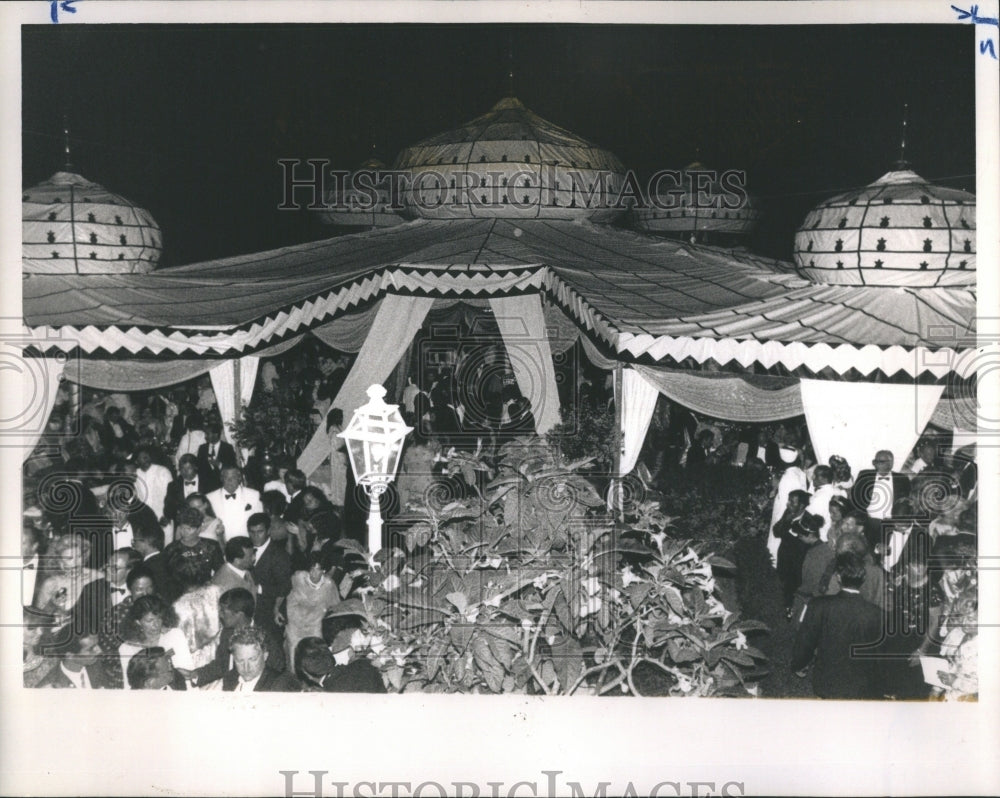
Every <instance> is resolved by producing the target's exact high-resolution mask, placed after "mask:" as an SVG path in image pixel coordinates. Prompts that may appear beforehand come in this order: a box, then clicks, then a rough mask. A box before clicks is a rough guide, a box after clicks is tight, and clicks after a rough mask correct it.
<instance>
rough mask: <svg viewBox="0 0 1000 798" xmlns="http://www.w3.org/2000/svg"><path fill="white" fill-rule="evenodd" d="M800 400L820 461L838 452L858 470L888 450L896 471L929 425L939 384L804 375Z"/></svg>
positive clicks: (936, 399)
mask: <svg viewBox="0 0 1000 798" xmlns="http://www.w3.org/2000/svg"><path fill="white" fill-rule="evenodd" d="M801 389H802V405H803V407H804V409H805V415H806V423H807V424H808V425H809V437H810V439H811V440H812V445H813V449H814V451H815V452H816V460H817V462H819V463H828V462H829V461H830V456H831V455H834V454H839V455H840V456H841V457H844V458H846V459H847V462H848V463H850V465H851V470H852V471H853V472H854V474H855V475H856V474H857V473H858V472H859V471H861V470H863V469H866V468H872V459H873V458H874V456H875V452H877V451H879V450H881V449H887V450H889V451H890V452H892V454H893V457H894V458H895V461H896V464H895V469H896V470H897V471H898V470H900V469H901V468H902V467H903V463H904V462H905V461H906V458H907V456H909V454H910V451H911V450H912V449H913V447H914V445H915V444H916V442H917V439H918V438H919V437H920V434H921V433H922V432H923V431H924V428H925V427H926V426H927V422H928V420H929V419H930V417H931V415H932V414H933V412H934V408H935V407H936V406H937V403H938V400H939V399H940V398H941V393H942V391H944V386H943V385H892V384H885V383H874V382H833V381H830V380H802V381H801Z"/></svg>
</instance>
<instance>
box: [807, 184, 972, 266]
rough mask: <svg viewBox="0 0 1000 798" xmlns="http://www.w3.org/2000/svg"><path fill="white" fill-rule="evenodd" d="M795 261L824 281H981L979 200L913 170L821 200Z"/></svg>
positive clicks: (812, 213)
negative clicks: (978, 267)
mask: <svg viewBox="0 0 1000 798" xmlns="http://www.w3.org/2000/svg"><path fill="white" fill-rule="evenodd" d="M794 257H795V263H796V266H797V267H798V269H799V271H800V272H802V273H803V275H804V276H806V277H808V278H809V279H810V280H813V281H815V282H818V283H836V284H841V285H907V286H961V285H975V282H976V197H975V195H974V194H970V193H968V192H966V191H960V190H958V189H953V188H943V187H941V186H936V185H933V184H932V183H928V182H927V181H926V180H924V178H922V177H920V175H918V174H916V173H915V172H913V171H911V170H909V169H899V170H897V171H892V172H888V173H887V174H884V175H882V177H880V178H879V179H878V180H876V181H875V182H874V183H871V184H870V185H868V186H865V187H864V188H862V189H860V190H855V191H849V192H846V193H844V194H840V195H838V196H836V197H834V198H833V199H830V200H827V201H826V202H823V203H821V204H820V205H818V206H817V207H816V208H814V209H813V210H812V211H810V212H809V214H808V215H807V216H806V219H805V222H804V223H803V224H802V226H801V227H800V228H799V230H798V232H797V233H796V234H795V252H794Z"/></svg>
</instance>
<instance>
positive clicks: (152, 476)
mask: <svg viewBox="0 0 1000 798" xmlns="http://www.w3.org/2000/svg"><path fill="white" fill-rule="evenodd" d="M135 477H136V479H137V480H139V481H141V483H142V485H143V486H144V487H145V489H146V494H145V496H146V504H148V505H149V507H150V508H151V509H152V510H153V512H154V513H156V520H157V521H159V520H160V519H161V518H163V502H164V501H165V500H166V498H167V488H168V487H170V483H171V482H172V481H173V478H174V477H173V475H172V474H171V473H170V469H168V468H164V467H163V466H161V465H157V464H156V463H153V464H152V465H151V466H150V467H149V468H147V469H146V470H145V471H143V470H142V469H141V468H140V469H138V470H137V471H136V472H135Z"/></svg>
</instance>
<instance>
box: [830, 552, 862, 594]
mask: <svg viewBox="0 0 1000 798" xmlns="http://www.w3.org/2000/svg"><path fill="white" fill-rule="evenodd" d="M835 562H836V565H835V567H836V569H837V575H838V576H839V577H840V584H841V586H842V587H848V588H851V589H854V590H857V589H858V588H859V587H861V584H862V583H863V582H864V581H865V558H864V557H863V556H859V555H858V553H857V552H856V551H854V550H853V549H851V548H848V549H846V550H844V551H839V552H837V559H836V561H835Z"/></svg>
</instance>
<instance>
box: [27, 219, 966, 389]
mask: <svg viewBox="0 0 1000 798" xmlns="http://www.w3.org/2000/svg"><path fill="white" fill-rule="evenodd" d="M781 268H782V265H781V264H775V263H773V262H770V261H767V260H765V259H760V258H756V257H753V256H750V255H746V254H737V253H732V252H727V251H724V250H719V249H713V248H709V247H699V246H695V245H690V244H683V243H679V242H675V241H669V240H658V239H651V238H649V237H647V236H643V235H639V234H635V233H631V232H628V231H624V230H619V229H615V228H608V227H604V226H599V225H596V224H593V223H590V222H584V221H576V222H566V221H555V220H553V221H538V220H506V219H482V220H454V221H430V220H417V221H413V222H409V223H407V224H404V225H400V226H398V227H394V228H390V229H385V230H377V231H372V232H368V233H360V234H356V235H352V236H341V237H338V238H333V239H329V240H325V241H319V242H312V243H309V244H303V245H299V246H295V247H288V248H284V249H279V250H273V251H269V252H263V253H255V254H251V255H245V256H239V257H233V258H226V259H222V260H217V261H211V262H207V263H201V264H194V265H190V266H185V267H179V268H173V269H170V270H169V271H163V272H159V273H153V274H116V275H74V274H67V275H48V274H44V275H39V274H33V275H30V276H27V277H26V278H25V280H24V317H25V321H26V323H27V324H28V325H29V327H30V328H31V330H32V332H33V336H34V338H35V339H36V341H37V348H38V349H40V350H41V351H55V350H59V351H64V352H65V351H78V352H82V353H85V354H86V355H90V356H94V357H98V358H101V357H146V358H148V357H153V358H156V357H181V358H201V357H234V356H241V355H246V354H252V353H259V352H261V351H262V350H266V349H267V348H269V347H273V346H274V345H276V344H279V343H282V342H284V341H287V340H289V339H290V338H293V337H295V336H297V335H301V334H302V333H305V332H308V331H310V330H321V331H322V330H325V331H326V332H328V333H333V332H335V330H336V328H337V324H336V323H335V322H337V320H338V319H341V320H342V321H341V324H342V325H345V326H353V328H354V330H355V331H357V328H358V323H359V319H358V317H357V313H358V312H359V311H360V310H366V309H369V310H370V308H371V305H372V304H373V303H374V302H376V301H377V300H379V299H380V298H382V297H383V296H385V295H386V294H397V295H401V296H413V297H421V296H422V297H431V298H434V297H441V298H461V297H479V298H486V297H500V296H510V295H524V294H540V295H541V296H542V297H543V298H544V300H545V302H546V305H547V306H550V307H551V308H557V309H559V311H560V312H561V313H563V314H565V316H567V317H568V318H569V319H570V320H571V321H572V322H573V323H574V324H575V325H577V327H578V328H579V329H580V330H582V331H583V332H584V333H585V335H586V336H587V337H588V339H589V340H590V342H591V343H593V344H595V345H597V346H598V347H600V348H601V349H602V350H603V351H605V352H607V353H609V354H610V355H611V356H612V357H615V358H618V359H622V360H625V361H637V362H642V363H647V364H653V363H665V364H668V365H675V364H677V363H682V362H684V361H686V360H687V359H688V358H691V359H693V361H694V362H697V363H702V364H703V363H707V362H709V361H714V362H715V363H717V364H719V365H723V366H726V365H729V364H732V365H733V366H738V367H740V368H744V369H753V368H755V367H757V368H762V369H774V368H778V369H780V370H783V371H785V372H787V373H793V374H804V375H807V376H813V375H817V374H821V373H822V374H823V375H824V376H831V372H832V375H840V376H844V375H848V376H854V377H857V376H858V375H860V376H876V377H879V378H883V379H884V378H886V377H889V378H891V377H893V376H895V375H897V374H898V375H900V376H901V377H902V378H905V379H912V378H915V377H921V376H923V377H934V378H937V379H939V380H942V379H949V378H952V379H953V378H954V377H960V378H966V377H971V376H972V375H973V374H974V361H975V359H974V356H971V355H974V347H975V305H976V297H975V291H974V289H973V288H971V287H965V288H944V287H925V288H917V287H902V286H901V287H871V286H847V285H818V284H814V283H811V282H809V281H807V280H805V279H803V278H801V277H798V276H796V275H794V274H791V273H785V272H783V271H781ZM550 315H551V311H550Z"/></svg>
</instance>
